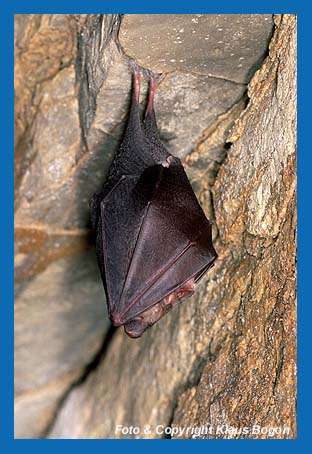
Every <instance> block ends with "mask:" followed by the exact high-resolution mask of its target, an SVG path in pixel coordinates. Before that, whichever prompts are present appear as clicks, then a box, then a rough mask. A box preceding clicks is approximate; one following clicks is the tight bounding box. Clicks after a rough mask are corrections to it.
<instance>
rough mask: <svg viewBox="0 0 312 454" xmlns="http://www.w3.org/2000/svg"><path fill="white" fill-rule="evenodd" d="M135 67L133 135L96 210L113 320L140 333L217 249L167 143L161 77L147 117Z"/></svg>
mask: <svg viewBox="0 0 312 454" xmlns="http://www.w3.org/2000/svg"><path fill="white" fill-rule="evenodd" d="M131 69H132V73H133V93H132V98H131V107H130V113H129V119H128V124H127V128H126V132H125V135H124V138H123V141H122V144H121V146H120V148H119V150H118V152H117V154H116V156H115V159H114V161H113V163H112V165H111V167H110V169H109V172H108V177H107V180H106V182H105V184H104V186H103V188H102V190H101V191H100V192H98V193H95V194H94V195H93V197H92V198H91V200H90V211H91V222H92V225H93V229H94V231H95V245H96V256H97V261H98V265H99V269H100V273H101V277H102V281H103V285H104V290H105V294H106V300H107V306H108V314H109V317H110V320H111V322H112V323H113V325H115V326H121V325H124V330H125V332H126V334H127V335H128V336H130V337H132V338H136V337H140V336H141V335H142V334H143V333H144V331H145V330H146V329H147V328H149V327H150V326H152V325H154V324H155V323H156V322H157V321H158V320H159V319H160V318H161V317H163V316H164V315H165V314H166V313H167V312H168V311H169V310H170V309H172V308H173V307H175V306H176V305H177V304H179V303H180V302H181V300H182V298H185V297H188V296H190V295H192V294H193V293H194V291H195V287H196V284H197V283H198V282H199V280H200V279H201V278H202V277H203V276H204V275H205V274H206V272H207V271H208V270H209V268H211V266H212V265H213V264H214V261H215V260H216V258H217V253H216V251H215V249H214V247H213V245H212V234H211V224H210V222H209V220H208V219H207V218H206V216H205V214H204V212H203V210H202V208H201V206H200V204H199V202H198V201H197V198H196V196H195V194H194V192H193V189H192V187H191V184H190V182H189V180H188V178H187V175H186V173H185V171H184V168H183V166H182V163H181V161H180V159H179V158H177V157H175V156H173V155H172V154H171V153H169V151H168V150H167V149H166V147H165V146H164V145H163V144H162V142H161V140H160V136H159V131H158V128H157V123H156V117H155V111H154V106H153V104H154V96H155V87H156V82H155V78H154V77H153V74H152V73H151V72H150V71H149V72H148V76H149V79H150V81H149V95H148V103H147V108H146V112H145V117H144V120H143V121H142V120H141V118H140V108H139V100H140V73H139V71H138V68H137V66H135V64H132V68H131Z"/></svg>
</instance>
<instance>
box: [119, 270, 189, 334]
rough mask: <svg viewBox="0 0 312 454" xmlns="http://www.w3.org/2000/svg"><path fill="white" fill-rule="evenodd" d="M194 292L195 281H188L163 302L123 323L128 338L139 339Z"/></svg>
mask: <svg viewBox="0 0 312 454" xmlns="http://www.w3.org/2000/svg"><path fill="white" fill-rule="evenodd" d="M194 291H195V281H194V279H190V280H189V281H187V282H186V283H185V284H183V285H182V286H181V287H180V288H178V289H177V290H175V291H174V292H172V293H170V295H168V296H166V298H164V299H163V300H161V301H159V302H158V303H156V304H154V305H153V306H152V307H150V308H148V309H146V310H145V311H144V312H142V313H141V314H139V315H138V316H136V317H134V318H133V319H132V320H130V321H129V322H127V323H125V325H124V328H125V332H126V333H127V334H128V336H130V337H132V338H136V337H140V336H142V334H143V333H144V331H146V330H147V328H149V327H150V326H153V325H154V324H155V323H156V322H158V320H160V319H161V318H162V317H163V316H164V315H165V314H166V313H167V312H168V311H169V310H170V309H172V308H173V307H175V306H176V305H177V304H179V303H181V299H182V298H185V297H189V296H191V295H193V293H194Z"/></svg>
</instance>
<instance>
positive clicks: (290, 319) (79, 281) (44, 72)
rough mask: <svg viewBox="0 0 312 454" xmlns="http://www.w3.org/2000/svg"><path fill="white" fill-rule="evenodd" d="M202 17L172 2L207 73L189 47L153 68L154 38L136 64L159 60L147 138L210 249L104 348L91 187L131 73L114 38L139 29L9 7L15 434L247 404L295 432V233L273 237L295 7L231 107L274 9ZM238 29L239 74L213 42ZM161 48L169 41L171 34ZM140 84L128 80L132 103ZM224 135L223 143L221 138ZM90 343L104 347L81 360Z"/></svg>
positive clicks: (197, 416)
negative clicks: (165, 300)
mask: <svg viewBox="0 0 312 454" xmlns="http://www.w3.org/2000/svg"><path fill="white" fill-rule="evenodd" d="M199 16H200V17H199ZM199 16H194V17H193V16H187V17H186V16H184V19H187V18H195V19H198V21H197V22H196V21H193V22H191V24H192V26H193V25H194V26H197V27H198V29H197V30H196V33H194V34H192V35H193V37H192V44H191V47H188V43H184V45H185V55H186V54H187V52H190V51H192V46H193V50H194V48H195V47H196V48H199V49H200V46H199V45H198V42H197V41H196V40H195V36H194V35H196V34H197V33H198V35H199V36H203V35H202V31H203V30H204V29H205V27H206V28H207V27H208V25H209V24H208V23H210V24H211V28H210V30H211V32H210V38H209V39H211V40H212V41H211V43H212V42H213V43H215V44H214V45H213V46H211V47H213V51H212V53H211V54H209V55H210V56H211V62H212V63H213V64H214V65H213V66H212V68H214V70H213V71H214V72H213V73H210V69H208V70H207V71H206V69H205V70H203V68H205V67H204V66H203V64H205V63H206V61H205V60H200V58H202V56H201V54H200V52H198V53H197V54H196V59H197V60H195V59H192V57H191V55H188V57H187V61H186V62H185V63H186V66H183V67H182V66H181V67H178V66H172V67H170V68H169V66H168V67H167V66H165V65H164V62H160V61H159V58H160V57H159V55H158V50H157V47H155V49H154V50H153V52H151V53H150V55H151V57H150V58H149V59H148V60H149V61H148V62H144V61H142V60H140V57H139V56H138V61H139V63H140V64H141V65H142V66H148V67H150V68H152V69H153V70H154V71H155V72H157V73H163V76H162V77H161V78H159V80H158V89H157V95H156V105H155V108H156V112H157V117H158V123H159V126H160V131H161V136H162V139H163V140H164V142H165V143H166V145H167V146H168V148H169V149H170V151H172V152H173V153H175V154H177V155H179V156H180V157H181V158H183V160H184V164H185V168H186V171H187V173H188V175H189V177H190V179H191V182H192V184H193V187H194V189H195V191H196V193H197V195H198V197H199V199H200V202H201V204H202V206H203V208H204V210H205V211H206V213H207V215H208V216H209V218H210V219H211V220H212V221H213V223H214V224H213V232H214V239H215V243H216V249H217V251H218V253H219V259H218V261H217V263H216V266H215V267H214V269H213V271H212V272H210V274H209V277H208V279H206V280H204V281H203V282H202V283H201V284H200V287H199V288H198V291H197V292H196V294H195V296H194V297H193V298H192V299H190V300H188V301H187V302H186V303H185V304H183V305H182V306H181V307H179V308H178V309H177V310H175V311H173V312H172V313H171V314H168V316H167V317H165V318H164V319H162V320H161V321H160V322H159V323H158V324H157V325H156V326H154V327H153V328H152V329H151V330H150V331H148V332H147V333H146V334H144V336H143V337H142V338H141V339H139V340H131V339H128V338H127V337H126V336H125V335H124V333H123V331H122V330H117V331H116V332H115V334H114V335H113V337H112V338H111V339H110V341H109V342H107V343H104V347H105V348H104V350H103V344H102V345H101V343H102V339H103V337H104V336H105V333H107V330H108V327H109V325H108V323H107V317H106V312H105V307H104V294H103V289H102V284H101V283H100V279H99V273H98V271H97V268H96V262H95V255H94V251H93V248H92V236H91V235H90V225H89V209H88V199H89V197H90V195H91V194H92V193H93V192H94V191H96V190H98V189H99V188H100V186H101V185H102V183H103V181H104V179H105V175H106V173H107V171H108V168H109V165H110V162H111V160H112V158H113V156H114V153H115V152H116V150H117V148H118V144H119V143H120V139H121V137H122V134H123V131H124V127H125V122H126V118H127V113H128V107H129V99H130V89H131V75H130V73H129V71H128V58H127V56H126V55H124V54H123V52H122V49H121V48H120V45H119V39H120V40H121V42H122V45H123V47H124V48H125V44H124V43H125V39H126V40H128V42H130V41H129V36H130V35H131V33H137V31H138V32H139V29H140V28H142V27H143V26H144V27H145V26H146V25H144V23H142V21H141V19H140V21H139V22H137V23H136V24H135V25H133V24H132V25H131V21H132V20H133V18H134V17H135V16H131V17H129V16H127V15H125V16H124V18H123V21H122V27H121V30H120V33H119V39H118V36H117V34H118V25H119V21H120V17H119V16H118V15H103V16H102V15H70V16H63V15H59V16H40V15H38V16H32V15H29V16H16V27H15V39H16V65H15V68H16V70H15V71H16V74H15V79H16V100H17V101H16V124H17V128H16V162H15V165H16V199H15V200H16V213H15V220H16V257H15V264H16V268H15V270H16V303H15V306H16V307H15V329H16V333H15V388H16V399H15V436H16V437H20V438H29V437H32V438H35V437H40V436H45V435H47V431H49V434H48V436H49V437H50V438H67V437H68V438H101V437H104V438H105V437H113V438H114V437H118V436H120V435H117V434H115V426H116V424H119V423H121V424H126V425H131V424H134V425H139V426H142V427H143V426H144V424H146V423H148V424H151V426H152V427H154V426H155V425H156V424H164V425H170V424H171V422H172V421H173V425H174V426H183V425H188V424H191V425H192V424H195V425H198V424H201V421H202V420H203V418H204V414H205V412H206V414H207V412H210V413H209V414H210V415H211V424H215V422H216V421H217V420H218V421H219V420H220V421H225V420H226V421H229V423H230V424H236V425H237V424H240V425H241V424H243V423H244V424H248V421H249V420H251V419H252V417H254V414H257V415H258V414H259V412H261V411H262V413H261V415H262V419H261V422H263V421H267V422H270V421H272V423H274V424H275V423H276V421H277V420H278V418H279V419H280V421H283V422H285V424H289V425H290V426H291V430H292V432H291V436H294V434H295V417H294V414H295V409H294V399H295V375H294V374H295V324H294V323H295V322H294V321H295V309H294V289H295V274H294V272H295V270H294V262H293V261H292V260H290V259H289V257H294V256H295V251H294V247H295V239H294V242H293V243H292V242H289V240H288V241H287V238H288V239H289V238H290V237H291V236H292V235H294V228H295V219H294V213H295V208H294V203H295V202H294V198H293V197H294V195H293V192H294V190H295V170H294V156H295V155H294V143H295V106H294V97H295V87H294V85H291V84H293V83H294V82H295V76H294V72H295V57H294V55H293V51H294V41H293V34H294V32H295V18H294V16H282V17H280V16H278V17H277V18H276V23H277V28H276V31H275V34H274V37H273V41H272V43H271V49H270V55H269V57H268V58H267V59H266V61H265V63H264V65H263V66H262V68H261V70H260V71H259V72H258V73H257V74H256V76H255V77H254V78H253V80H252V82H251V84H250V86H249V97H250V101H249V104H248V107H247V109H246V110H244V109H245V107H246V94H245V90H246V86H245V83H246V82H247V81H248V80H249V78H250V76H251V74H252V73H253V72H254V70H255V68H256V67H258V66H259V65H260V64H261V61H262V58H263V55H264V54H265V53H266V52H267V43H268V40H269V38H270V35H271V32H272V21H271V16H252V15H251V16H250V15H248V16H247V15H246V17H245V16H236V19H237V21H233V19H231V20H230V18H229V17H226V16H218V17H219V19H218V20H219V21H223V22H222V24H223V25H224V27H222V26H221V22H219V23H218V25H219V26H218V27H216V24H217V16H202V15H199ZM154 18H155V24H156V22H157V16H154ZM145 19H146V24H147V25H148V24H149V26H148V28H149V29H150V28H151V24H150V16H149V15H147V16H145ZM265 19H266V20H265ZM171 20H172V16H171ZM176 20H177V21H178V20H179V16H177V17H176ZM127 21H129V22H127ZM127 23H129V24H130V25H131V26H130V25H128V26H127ZM164 23H165V22H164ZM251 23H252V24H253V26H254V28H256V29H257V39H258V44H257V45H256V37H255V34H252V33H253V30H251V29H252V28H253V27H250V26H249V25H248V24H251ZM167 25H168V26H169V25H170V27H172V22H171V23H170V24H169V23H168V24H167ZM234 26H235V27H236V29H237V31H238V32H239V31H240V30H241V31H242V34H241V35H240V34H239V33H238V34H237V40H235V39H232V41H234V43H233V46H238V47H241V49H242V54H241V55H239V56H243V57H244V59H245V60H243V61H244V62H245V63H244V64H246V66H244V68H243V69H242V67H240V68H239V71H238V72H237V60H235V61H233V59H231V56H230V55H228V53H227V52H228V49H227V47H226V46H225V47H224V48H222V52H221V50H219V54H218V52H216V51H217V47H218V45H219V44H220V45H221V43H219V44H218V42H217V41H219V40H220V39H219V35H218V34H219V33H222V32H223V31H224V32H225V34H224V42H228V39H229V36H231V33H232V35H233V28H232V29H231V27H234ZM218 28H224V30H223V31H221V30H218ZM200 30H201V32H200ZM231 30H232V31H231ZM125 33H126V35H127V36H128V38H127V37H126V38H125ZM58 34H59V35H60V36H58ZM235 36H236V35H235ZM52 38H53V40H54V42H55V43H56V44H55V45H56V46H57V49H58V50H57V51H55V52H54V48H53V49H51V47H50V46H51V45H50V41H51V40H52ZM225 38H226V39H225ZM133 39H134V38H133ZM222 39H223V38H221V40H222ZM216 40H217V41H216ZM248 40H249V43H250V44H248ZM140 41H141V40H140ZM206 41H207V40H205V42H206ZM208 42H209V41H208ZM38 43H39V44H38ZM146 44H148V40H147V41H145V44H144V45H143V44H142V46H141V45H140V46H141V49H140V50H142V52H141V55H142V56H144V55H148V54H147V48H148V47H146ZM173 44H177V45H179V46H178V47H180V48H183V44H179V43H173ZM36 46H37V47H36ZM140 46H139V45H137V48H138V49H139V47H140ZM181 46H182V47H181ZM52 47H53V46H52ZM238 47H237V48H238ZM248 47H249V49H247V48H248ZM162 48H163V49H166V52H171V51H172V50H173V47H172V42H171V41H163V44H162ZM167 48H168V50H167ZM150 49H151V48H150ZM250 49H252V58H251V54H249V53H248V52H249V51H250ZM192 52H193V51H192ZM213 52H215V53H214V54H213ZM50 53H51V57H50V58H48V57H47V58H46V56H49V55H50ZM127 53H129V52H128V51H127ZM193 53H194V52H193ZM129 54H130V55H131V56H132V57H134V56H135V55H134V54H133V53H129ZM226 56H227V57H228V58H226ZM221 57H222V58H223V59H224V60H226V62H225V61H223V63H224V64H223V65H221V66H222V68H225V69H226V72H225V73H224V74H223V75H222V74H219V73H218V71H219V70H218V68H220V67H221V66H220V64H221V63H220V62H221V60H222V58H221ZM182 58H183V57H182ZM182 58H181V59H182ZM194 58H195V53H194ZM209 58H210V57H209ZM237 58H238V54H237ZM40 61H44V62H45V65H46V67H43V69H42V68H41V66H40ZM196 62H197V63H196ZM173 63H176V62H170V64H173ZM179 63H181V64H182V63H184V62H179ZM195 64H197V65H198V71H197V70H194V71H193V70H192V69H191V66H194V65H195ZM36 68H37V70H36ZM193 69H194V68H193ZM215 69H216V71H215ZM23 74H24V75H23ZM211 74H212V75H213V77H211ZM289 74H292V76H291V77H290V76H289ZM23 78H24V79H25V80H23ZM222 79H227V80H222ZM233 81H234V82H233ZM24 86H25V87H26V88H27V89H25V90H24V91H23V89H24ZM146 90H147V81H145V80H144V78H142V97H141V102H142V110H143V107H144V105H145V101H146ZM242 112H243V114H242V115H241V117H240V121H239V122H238V123H237V124H236V125H235V127H234V129H233V126H234V121H235V120H236V119H237V118H238V117H239V115H240V114H241V113H242ZM263 131H265V133H263ZM277 131H278V133H277ZM281 131H282V132H281ZM229 133H230V139H229V138H228V139H227V137H228V135H229ZM226 140H230V141H231V142H235V143H234V145H233V146H232V147H231V148H230V149H229V146H226V145H225V142H226ZM90 246H91V247H90ZM286 276H288V278H287V279H286ZM285 301H287V302H288V305H287V304H286V303H285ZM255 333H256V335H255ZM236 347H237V348H236ZM97 351H102V352H104V353H103V354H102V356H101V357H99V358H98V360H99V363H98V364H96V365H95V368H94V365H93V368H92V371H90V372H89V373H86V370H85V366H86V364H88V363H90V361H92V359H93V357H94V354H95V353H96V352H97ZM255 364H256V366H255ZM81 378H83V380H81ZM266 384H267V386H268V387H267V388H266ZM268 389H269V390H270V391H268ZM265 390H266V392H265ZM219 391H220V396H219V394H218V392H219ZM241 395H242V396H243V397H241ZM64 396H65V397H64ZM255 399H258V400H257V401H256V400H255ZM235 402H238V404H237V405H236V407H234V403H235ZM232 407H233V411H232V412H231V411H230V408H232ZM235 408H237V411H236V412H235ZM265 411H267V413H265ZM265 415H270V418H271V419H270V418H269V416H267V419H265ZM222 418H223V419H222ZM248 418H249V419H248ZM246 421H247V422H246ZM142 436H149V437H152V438H154V437H162V436H163V435H161V434H155V433H151V434H150V435H144V434H140V435H139V437H142Z"/></svg>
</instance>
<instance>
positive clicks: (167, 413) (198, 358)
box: [50, 16, 296, 438]
mask: <svg viewBox="0 0 312 454" xmlns="http://www.w3.org/2000/svg"><path fill="white" fill-rule="evenodd" d="M276 25H277V28H276V31H275V35H274V38H273V41H272V43H271V49H270V55H269V57H268V58H267V59H266V61H265V63H264V65H263V67H262V68H261V70H260V71H259V72H258V73H257V74H256V75H255V77H254V79H253V80H252V82H251V85H250V90H249V96H250V102H249V105H248V108H247V110H245V111H244V113H243V115H242V117H241V119H240V121H239V123H238V124H237V125H236V127H235V128H234V130H233V131H232V135H231V137H230V139H229V140H232V141H235V144H234V145H233V146H232V147H231V149H230V150H229V152H228V156H227V158H226V159H225V161H224V162H223V164H221V167H220V169H219V173H218V175H217V178H216V181H215V183H214V184H213V186H212V190H213V194H214V209H215V217H216V226H217V229H218V233H219V236H218V240H217V243H216V247H217V251H218V253H219V259H218V261H217V263H216V266H215V268H214V269H213V271H212V272H211V273H210V275H209V278H208V280H205V281H204V282H203V283H202V284H201V285H200V288H199V291H198V293H197V294H196V295H195V296H194V297H193V298H192V300H191V301H188V302H187V304H184V305H182V306H181V307H179V308H178V309H177V310H176V311H174V312H173V313H172V317H165V318H164V319H162V320H161V321H160V322H159V323H158V325H157V326H155V327H154V328H153V330H151V331H149V332H147V333H146V334H145V335H144V337H143V338H142V339H140V340H138V341H134V342H133V341H132V340H130V339H127V338H126V337H125V336H124V334H123V333H122V332H120V331H119V332H118V333H117V334H116V336H114V338H113V340H112V343H111V344H110V347H109V349H108V351H107V355H106V356H105V358H104V359H103V361H102V362H101V364H100V365H99V367H98V368H97V370H96V371H95V372H94V373H92V374H91V375H90V376H89V378H88V380H87V381H86V382H85V383H84V384H83V385H82V386H80V387H77V388H76V389H74V390H73V391H72V392H71V394H70V395H69V397H68V399H67V401H66V402H65V403H64V405H63V407H62V409H61V411H60V413H59V415H58V418H57V420H56V422H55V425H54V428H53V429H52V431H51V433H50V437H51V438H101V437H113V438H114V437H117V438H118V437H122V435H120V434H119V435H118V434H116V433H115V428H116V425H117V424H123V425H126V426H130V425H135V426H139V427H141V428H144V426H145V425H146V424H149V425H150V426H151V429H152V431H151V433H150V434H149V435H147V434H144V433H142V432H141V433H140V434H139V435H137V436H136V437H137V438H141V437H152V438H154V437H156V438H157V437H161V436H163V435H160V434H157V433H156V432H155V428H156V426H157V425H158V424H162V425H165V426H166V425H170V423H171V420H172V416H173V423H172V425H173V427H187V426H197V425H202V424H206V423H207V420H208V423H209V424H211V425H212V427H213V428H214V430H216V426H217V424H228V425H229V426H234V427H236V428H237V429H238V430H239V428H241V427H242V426H244V427H245V426H247V427H250V426H251V425H252V424H260V425H261V426H275V427H276V426H277V427H284V426H287V427H289V428H290V432H289V433H288V432H287V433H286V434H285V433H284V434H276V433H275V434H274V437H275V438H289V437H290V438H292V437H295V436H296V422H295V384H296V366H295V364H296V347H295V345H296V323H295V318H296V305H295V301H296V300H295V277H296V275H295V253H296V251H295V244H296V241H295V227H296V217H295V187H296V179H295V131H296V117H295V110H296V109H295V105H296V104H295V103H296V99H295V98H296V87H295V81H296V77H295V68H296V58H295V47H296V41H295V30H296V21H295V17H294V16H283V17H277V18H276ZM281 61H283V64H282V65H281V64H280V63H279V62H281ZM222 119H223V121H225V118H224V116H223V117H222ZM210 139H211V135H209V134H208V137H207V140H208V142H209V140H210ZM204 153H205V147H204V145H203V143H201V145H200V147H199V150H197V151H195V156H194V159H193V160H192V154H191V155H190V156H188V159H187V161H188V162H189V164H194V162H196V160H198V159H204ZM205 186H206V189H205ZM207 187H208V183H204V182H203V185H202V187H201V188H200V189H199V192H198V195H199V197H200V199H201V201H202V203H203V206H204V208H205V207H206V199H207V190H208V188H207ZM291 238H292V239H293V240H291ZM103 377H105V380H104V379H103ZM68 421H70V422H71V424H70V425H69V424H68ZM189 436H190V435H188V437H189ZM209 436H210V435H207V436H204V437H209ZM241 436H244V437H248V436H254V435H248V434H247V435H246V434H245V435H240V434H235V433H233V432H232V433H230V435H229V434H225V435H224V434H222V435H218V434H216V433H213V434H212V435H211V436H210V437H211V438H216V437H217V438H218V437H223V438H224V437H227V438H229V437H232V438H233V437H241ZM128 437H134V435H132V436H131V435H128ZM254 437H256V436H254ZM258 437H261V438H268V437H270V435H268V434H261V435H260V436H258Z"/></svg>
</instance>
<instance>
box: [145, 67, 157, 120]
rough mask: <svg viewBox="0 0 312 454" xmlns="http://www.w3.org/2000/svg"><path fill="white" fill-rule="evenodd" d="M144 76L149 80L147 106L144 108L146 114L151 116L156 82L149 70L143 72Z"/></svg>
mask: <svg viewBox="0 0 312 454" xmlns="http://www.w3.org/2000/svg"><path fill="white" fill-rule="evenodd" d="M145 74H146V75H147V77H148V78H149V95H148V104H147V108H146V114H145V115H147V114H151V113H152V112H153V108H154V97H155V90H156V80H155V76H154V74H153V73H152V71H151V70H150V69H147V70H146V71H145Z"/></svg>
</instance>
